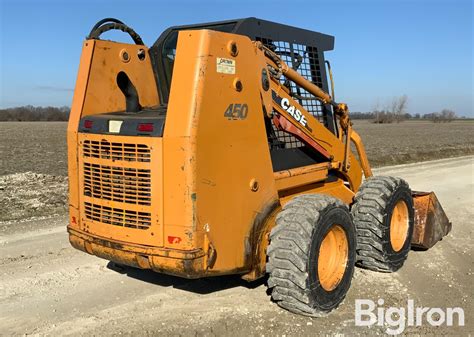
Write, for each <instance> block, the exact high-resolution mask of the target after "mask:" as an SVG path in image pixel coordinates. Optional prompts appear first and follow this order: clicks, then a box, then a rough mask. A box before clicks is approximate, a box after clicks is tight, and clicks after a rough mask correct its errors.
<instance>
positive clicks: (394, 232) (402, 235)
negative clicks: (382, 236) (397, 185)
mask: <svg viewBox="0 0 474 337" xmlns="http://www.w3.org/2000/svg"><path fill="white" fill-rule="evenodd" d="M408 218H409V216H408V207H407V204H406V203H405V202H404V201H403V200H399V201H398V202H397V203H396V204H395V207H394V208H393V212H392V218H391V219H390V243H391V245H392V248H393V250H394V251H395V252H399V251H400V250H401V249H402V248H403V246H404V244H405V241H406V239H407V234H408V227H409V221H408Z"/></svg>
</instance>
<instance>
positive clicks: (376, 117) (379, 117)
mask: <svg viewBox="0 0 474 337" xmlns="http://www.w3.org/2000/svg"><path fill="white" fill-rule="evenodd" d="M407 105H408V97H407V96H406V95H403V96H400V97H395V98H394V99H393V100H392V102H391V103H390V104H385V106H384V107H383V108H380V107H379V106H378V105H377V106H376V107H375V108H374V109H373V110H372V111H370V112H352V113H351V118H352V119H370V120H372V121H373V122H374V123H377V124H385V123H394V122H396V123H400V122H402V121H404V120H407V119H424V120H430V121H433V122H435V123H443V122H451V121H453V120H454V119H456V113H455V112H454V111H453V110H449V109H443V110H441V112H432V113H427V114H423V115H421V114H418V113H417V114H413V115H412V114H410V113H408V112H406V109H407Z"/></svg>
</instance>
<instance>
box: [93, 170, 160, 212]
mask: <svg viewBox="0 0 474 337" xmlns="http://www.w3.org/2000/svg"><path fill="white" fill-rule="evenodd" d="M84 195H85V196H88V197H93V198H99V199H105V200H111V201H118V202H124V203H127V204H135V205H151V172H150V170H144V169H135V168H125V167H116V166H106V165H98V164H90V163H84Z"/></svg>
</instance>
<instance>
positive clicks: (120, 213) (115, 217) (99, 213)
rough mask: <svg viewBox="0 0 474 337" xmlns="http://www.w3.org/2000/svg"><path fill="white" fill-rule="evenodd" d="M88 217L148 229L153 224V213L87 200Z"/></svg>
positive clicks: (112, 223) (111, 223)
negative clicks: (103, 204) (98, 203)
mask: <svg viewBox="0 0 474 337" xmlns="http://www.w3.org/2000/svg"><path fill="white" fill-rule="evenodd" d="M84 206H85V209H84V210H85V214H86V218H87V219H89V220H92V221H98V222H102V223H106V224H109V225H115V226H121V227H129V228H136V229H148V228H149V227H150V226H151V214H150V213H148V212H136V211H132V210H126V209H120V208H112V207H107V206H102V205H96V204H93V203H89V202H85V203H84Z"/></svg>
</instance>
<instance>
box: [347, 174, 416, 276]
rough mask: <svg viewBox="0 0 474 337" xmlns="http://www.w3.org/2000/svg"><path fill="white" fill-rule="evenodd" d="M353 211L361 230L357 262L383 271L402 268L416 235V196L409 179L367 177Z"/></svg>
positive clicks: (358, 239) (358, 237) (358, 231)
mask: <svg viewBox="0 0 474 337" xmlns="http://www.w3.org/2000/svg"><path fill="white" fill-rule="evenodd" d="M351 212H352V215H353V218H354V224H355V226H356V232H357V261H356V263H357V265H359V266H361V267H364V268H367V269H370V270H374V271H381V272H393V271H396V270H398V269H399V268H400V267H401V266H402V265H403V263H404V262H405V260H406V258H407V256H408V252H409V250H410V242H411V237H412V235H413V223H414V209H413V198H412V196H411V190H410V188H409V187H408V184H407V183H406V181H405V180H403V179H400V178H394V177H371V178H369V179H367V180H366V181H365V182H364V183H363V184H362V186H361V187H360V189H359V191H358V192H357V194H356V196H355V201H354V204H353V205H352V209H351Z"/></svg>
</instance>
